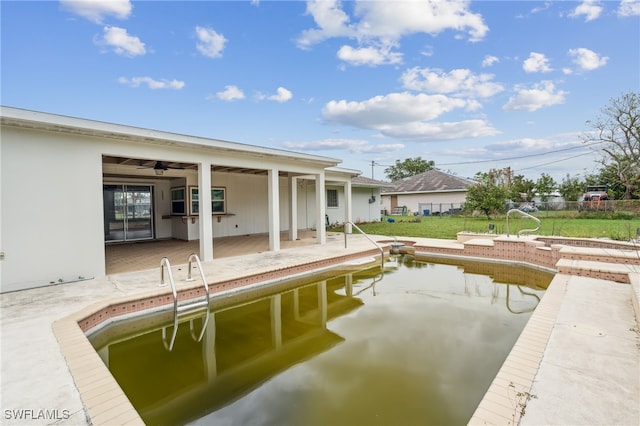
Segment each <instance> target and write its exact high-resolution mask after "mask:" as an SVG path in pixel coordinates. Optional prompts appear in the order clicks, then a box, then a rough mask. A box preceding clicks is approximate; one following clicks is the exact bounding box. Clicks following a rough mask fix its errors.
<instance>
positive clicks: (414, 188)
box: [381, 170, 474, 214]
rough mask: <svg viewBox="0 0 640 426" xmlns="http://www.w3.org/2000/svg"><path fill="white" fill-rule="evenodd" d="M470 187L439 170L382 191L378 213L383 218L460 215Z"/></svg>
mask: <svg viewBox="0 0 640 426" xmlns="http://www.w3.org/2000/svg"><path fill="white" fill-rule="evenodd" d="M473 184H474V182H473V181H471V180H468V179H463V178H459V177H457V176H453V175H450V174H448V173H444V172H441V171H439V170H428V171H426V172H423V173H420V174H417V175H415V176H411V177H408V178H405V179H401V180H399V181H396V182H393V187H392V188H383V189H382V194H381V195H382V209H383V210H384V211H385V212H386V214H392V213H394V212H400V211H401V210H402V209H401V208H402V207H406V213H408V214H413V213H418V214H425V213H426V214H449V213H455V212H458V211H460V209H461V208H462V205H463V204H464V202H465V199H466V197H467V189H468V188H469V187H470V186H472V185H473Z"/></svg>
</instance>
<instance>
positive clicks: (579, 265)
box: [556, 258, 640, 284]
mask: <svg viewBox="0 0 640 426" xmlns="http://www.w3.org/2000/svg"><path fill="white" fill-rule="evenodd" d="M556 268H557V270H558V272H559V273H561V274H567V275H576V276H579V277H591V278H599V279H604V280H609V281H615V282H618V283H625V284H629V283H630V282H631V281H630V278H629V275H630V274H631V273H640V265H635V264H625V263H611V262H599V261H593V260H573V259H566V258H563V259H560V260H558V263H556Z"/></svg>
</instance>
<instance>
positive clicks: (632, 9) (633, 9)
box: [618, 0, 640, 17]
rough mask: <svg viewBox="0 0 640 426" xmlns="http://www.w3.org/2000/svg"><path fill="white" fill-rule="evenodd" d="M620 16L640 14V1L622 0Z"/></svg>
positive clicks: (619, 9)
mask: <svg viewBox="0 0 640 426" xmlns="http://www.w3.org/2000/svg"><path fill="white" fill-rule="evenodd" d="M618 16H621V17H628V16H640V1H638V0H622V1H621V2H620V6H619V7H618Z"/></svg>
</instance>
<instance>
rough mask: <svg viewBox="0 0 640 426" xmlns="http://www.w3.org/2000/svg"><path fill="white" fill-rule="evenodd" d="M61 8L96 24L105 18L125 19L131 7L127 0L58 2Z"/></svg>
mask: <svg viewBox="0 0 640 426" xmlns="http://www.w3.org/2000/svg"><path fill="white" fill-rule="evenodd" d="M60 4H61V5H62V7H63V8H65V9H67V10H69V11H70V12H71V13H74V14H76V15H80V16H82V17H83V18H86V19H88V20H89V21H91V22H95V23H96V24H101V23H102V22H103V20H104V18H105V17H107V16H113V17H115V18H118V19H127V18H128V17H129V16H130V15H131V10H132V9H133V6H132V5H131V2H130V1H129V0H60Z"/></svg>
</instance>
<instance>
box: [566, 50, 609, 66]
mask: <svg viewBox="0 0 640 426" xmlns="http://www.w3.org/2000/svg"><path fill="white" fill-rule="evenodd" d="M569 56H571V57H572V58H573V62H574V63H575V64H576V65H578V66H579V67H580V69H582V70H584V71H593V70H595V69H598V68H600V67H603V66H605V65H606V64H607V61H608V60H609V58H607V57H606V56H600V55H598V54H597V53H596V52H594V51H592V50H589V49H586V48H584V47H580V48H578V49H570V50H569Z"/></svg>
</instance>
